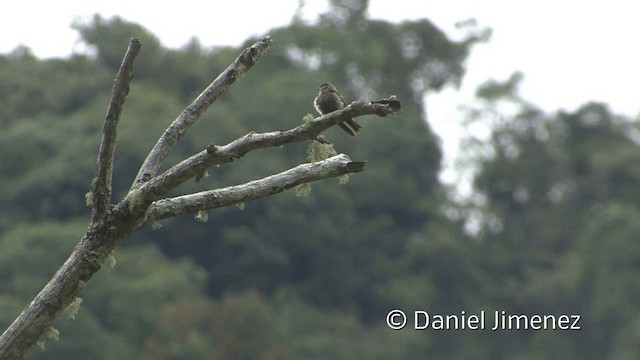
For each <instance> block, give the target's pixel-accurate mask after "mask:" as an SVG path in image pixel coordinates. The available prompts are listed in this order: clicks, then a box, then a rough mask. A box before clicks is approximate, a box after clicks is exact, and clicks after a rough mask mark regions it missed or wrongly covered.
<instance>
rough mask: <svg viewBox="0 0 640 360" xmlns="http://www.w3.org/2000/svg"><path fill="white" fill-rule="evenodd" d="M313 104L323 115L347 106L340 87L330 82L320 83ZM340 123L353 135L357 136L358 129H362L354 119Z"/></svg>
mask: <svg viewBox="0 0 640 360" xmlns="http://www.w3.org/2000/svg"><path fill="white" fill-rule="evenodd" d="M313 105H314V106H315V107H316V110H317V111H318V112H319V113H320V114H321V115H325V114H328V113H331V112H334V111H336V110H340V109H342V108H343V107H344V106H345V104H344V99H343V98H342V95H340V93H339V92H338V89H336V87H335V86H333V84H330V83H324V84H322V85H320V87H319V88H318V96H316V98H315V100H313ZM338 125H340V127H341V128H342V130H344V131H346V132H347V134H349V135H351V136H356V134H357V133H358V131H360V129H362V126H360V124H358V123H357V122H356V121H355V120H353V119H347V120H345V121H343V122H341V123H340V124H338Z"/></svg>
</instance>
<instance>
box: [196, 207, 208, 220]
mask: <svg viewBox="0 0 640 360" xmlns="http://www.w3.org/2000/svg"><path fill="white" fill-rule="evenodd" d="M195 218H196V220H198V221H200V222H207V221H208V220H209V213H208V212H206V211H205V210H200V211H198V212H197V213H196V216H195Z"/></svg>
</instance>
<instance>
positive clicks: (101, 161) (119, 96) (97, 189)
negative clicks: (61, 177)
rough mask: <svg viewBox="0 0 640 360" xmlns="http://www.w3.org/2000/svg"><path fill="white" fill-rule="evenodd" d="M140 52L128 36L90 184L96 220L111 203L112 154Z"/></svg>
mask: <svg viewBox="0 0 640 360" xmlns="http://www.w3.org/2000/svg"><path fill="white" fill-rule="evenodd" d="M139 51H140V41H139V40H138V39H136V38H133V39H131V41H130V42H129V47H128V48H127V52H126V53H125V55H124V58H123V59H122V63H121V64H120V69H119V70H118V74H117V75H116V78H115V80H114V81H113V89H112V90H111V101H110V102H109V108H108V109H107V115H106V116H105V119H104V126H103V128H102V141H101V142H100V151H99V153H98V160H97V164H96V176H95V178H94V179H93V182H92V187H91V194H90V196H91V203H92V205H93V210H92V215H91V218H92V221H97V220H98V219H99V218H100V217H102V216H103V215H104V213H105V212H106V210H107V208H108V206H109V204H110V203H111V183H112V180H113V156H114V153H115V149H116V138H117V135H118V132H117V126H118V121H119V120H120V114H121V113H122V106H123V105H124V100H125V98H126V96H127V94H128V93H129V86H130V84H131V79H132V78H133V61H134V60H135V58H136V56H137V55H138V52H139Z"/></svg>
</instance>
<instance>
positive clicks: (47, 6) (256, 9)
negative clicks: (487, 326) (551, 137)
mask: <svg viewBox="0 0 640 360" xmlns="http://www.w3.org/2000/svg"><path fill="white" fill-rule="evenodd" d="M305 3H306V7H305V11H304V14H305V18H307V19H314V18H315V17H316V15H317V14H318V12H320V11H323V10H324V9H326V1H325V0H306V1H305ZM297 7H298V1H297V0H279V1H263V0H244V1H230V0H229V1H219V0H209V1H206V2H204V1H195V0H181V1H171V2H168V1H167V2H153V3H152V2H143V1H131V0H108V1H86V0H58V1H42V2H40V4H34V2H31V1H15V2H12V3H11V6H4V9H3V10H2V11H1V12H0V53H7V52H9V51H11V50H13V49H14V48H15V47H16V46H17V45H18V44H25V45H27V46H28V47H30V48H31V49H32V50H33V52H34V53H35V55H36V56H39V57H60V56H65V55H68V54H69V53H71V52H72V51H74V49H78V44H77V35H76V33H75V31H73V30H72V29H71V27H70V24H71V22H72V21H73V20H74V19H88V18H89V17H90V16H92V15H93V14H95V13H99V14H101V15H102V16H103V17H110V16H113V15H120V16H121V17H123V18H125V19H126V20H130V21H133V22H137V23H139V24H141V25H142V26H144V27H146V28H148V29H149V30H150V31H151V32H152V33H154V34H155V35H156V36H158V37H159V38H160V40H161V41H162V42H163V43H164V44H165V45H166V46H168V47H180V46H181V45H183V44H185V43H186V42H187V41H188V40H189V39H190V38H191V37H194V36H195V37H197V38H199V39H200V41H201V43H202V44H203V45H204V46H213V45H238V44H239V43H241V42H242V41H243V40H244V39H246V38H247V37H249V36H251V35H260V34H265V33H268V30H269V29H271V28H273V27H278V26H283V25H286V24H288V23H289V21H290V20H291V18H292V16H293V14H294V13H295V11H296V9H297ZM369 14H370V17H372V18H377V19H384V20H388V21H392V22H397V21H401V20H404V19H417V18H424V17H426V18H428V19H430V20H431V21H433V22H434V23H436V25H438V26H439V27H440V28H442V29H443V30H445V31H446V32H447V33H449V34H451V35H452V36H455V34H456V32H455V30H454V27H453V24H454V23H455V22H456V21H459V20H465V19H468V18H475V19H477V20H478V22H479V24H481V25H484V26H488V27H491V28H492V29H493V36H492V38H491V41H490V42H489V43H488V44H486V45H480V46H477V47H476V48H475V49H474V51H473V52H472V54H471V57H470V59H469V61H468V63H467V64H468V73H467V76H466V77H465V80H464V84H463V86H462V88H461V89H448V90H446V91H445V92H444V93H443V94H442V95H438V96H431V97H430V98H429V101H428V108H429V121H430V123H431V126H432V127H433V128H434V129H435V131H436V132H437V133H438V134H439V135H440V136H441V137H442V138H443V141H444V150H445V154H446V157H445V165H446V166H447V167H448V169H449V170H447V171H446V172H445V173H444V174H443V177H444V179H445V180H447V181H449V182H450V181H453V180H454V179H455V174H454V172H453V171H452V170H451V160H452V159H453V158H455V156H456V154H457V152H458V151H457V150H458V140H459V138H460V136H461V134H462V130H461V129H460V126H459V125H460V122H461V113H460V112H459V111H458V110H457V106H458V105H461V104H469V103H471V101H472V100H473V92H474V90H475V88H476V87H477V86H478V85H479V84H480V83H482V82H484V81H486V80H488V79H491V78H493V79H499V80H504V79H506V78H507V77H508V76H509V75H510V74H511V73H513V72H514V71H518V70H520V71H522V72H523V73H524V75H525V79H524V82H523V84H522V87H521V93H522V95H523V97H524V98H525V99H527V100H529V101H531V102H533V103H534V104H536V105H538V106H540V107H542V108H544V109H546V110H548V111H554V110H557V109H559V108H562V109H565V110H570V111H571V110H574V109H575V108H576V107H578V106H579V105H581V104H583V103H585V102H587V101H590V100H597V101H602V102H606V103H608V104H609V105H610V106H611V108H612V110H613V111H614V112H617V113H621V114H625V115H629V116H637V115H638V114H640V102H639V101H638V99H639V98H640V46H638V44H639V43H640V42H639V41H638V39H637V38H638V35H640V21H638V10H637V5H636V4H635V2H634V1H626V0H608V1H606V2H605V1H592V0H584V1H581V2H574V1H558V0H537V1H504V0H484V1H477V0H447V1H432V0H370V6H369ZM275 40H276V43H275V44H276V45H277V39H275Z"/></svg>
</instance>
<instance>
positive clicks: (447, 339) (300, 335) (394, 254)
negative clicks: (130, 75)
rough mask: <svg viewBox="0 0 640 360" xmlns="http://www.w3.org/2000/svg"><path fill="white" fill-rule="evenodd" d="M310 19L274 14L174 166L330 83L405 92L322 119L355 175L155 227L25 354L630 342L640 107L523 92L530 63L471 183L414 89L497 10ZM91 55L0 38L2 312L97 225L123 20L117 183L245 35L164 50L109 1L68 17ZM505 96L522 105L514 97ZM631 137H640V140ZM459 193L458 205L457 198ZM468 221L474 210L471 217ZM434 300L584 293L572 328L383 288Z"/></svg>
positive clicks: (274, 354)
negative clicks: (137, 44) (334, 122)
mask: <svg viewBox="0 0 640 360" xmlns="http://www.w3.org/2000/svg"><path fill="white" fill-rule="evenodd" d="M332 4H333V5H332V6H333V7H332V10H331V11H330V12H329V13H327V14H325V15H322V16H321V17H320V20H319V22H318V23H317V24H314V25H308V24H305V23H303V22H302V21H300V20H299V19H294V20H293V22H292V23H291V25H289V26H286V27H283V28H279V29H274V30H273V31H272V32H271V36H272V38H273V39H274V46H273V50H272V52H271V53H270V54H269V55H267V56H266V57H265V58H264V59H262V60H261V61H260V62H259V63H258V64H257V65H256V67H255V69H253V70H252V71H251V72H250V73H248V74H247V76H246V77H245V78H243V79H242V80H241V81H239V82H238V83H236V84H234V85H233V87H231V88H230V89H229V91H228V92H227V93H225V94H224V95H223V96H222V97H221V98H220V99H219V100H218V101H217V102H216V103H215V104H214V106H213V107H212V108H211V109H210V111H208V112H207V113H206V114H205V115H204V116H203V118H202V119H201V120H200V122H199V123H198V124H197V125H196V126H195V127H194V128H193V129H192V130H191V131H190V132H189V134H187V136H186V137H185V138H184V141H183V142H182V143H181V144H180V145H179V147H178V148H177V149H175V151H174V152H173V153H172V154H171V155H170V157H169V159H168V160H167V165H171V164H173V163H175V162H177V161H179V160H181V159H182V158H184V157H186V156H189V155H191V154H193V153H195V152H197V151H201V150H202V149H204V148H205V147H206V146H207V145H208V144H210V143H216V144H224V143H227V142H229V141H232V140H233V139H235V138H236V137H238V136H241V135H244V134H246V133H247V132H249V131H270V130H274V129H286V128H290V127H293V126H296V125H298V124H300V123H301V122H302V118H303V117H304V116H305V114H307V113H314V109H313V105H312V101H313V98H314V96H315V94H316V88H317V87H318V86H319V85H320V84H321V83H322V82H325V81H330V82H332V83H334V84H336V85H337V87H338V88H339V89H340V90H341V91H342V93H343V95H344V96H345V98H346V99H347V101H350V100H355V99H378V98H382V97H387V96H389V95H392V94H393V95H396V96H397V97H398V98H399V99H400V100H401V101H402V102H403V112H402V114H401V115H400V116H397V117H390V118H377V117H369V118H366V119H363V120H362V123H363V125H364V130H363V133H362V135H361V136H358V137H357V138H351V137H346V136H344V134H342V133H341V132H340V131H339V130H334V129H331V130H329V131H327V133H326V137H327V138H328V139H329V140H330V141H331V142H333V143H334V146H335V149H336V151H338V152H344V153H346V154H348V155H349V156H350V157H351V158H353V159H354V160H368V164H367V169H366V171H365V172H364V173H362V174H358V175H355V176H352V177H351V178H350V181H349V182H348V183H347V184H345V185H339V184H338V181H337V179H332V180H327V181H324V182H321V183H317V184H313V191H312V192H311V193H310V194H309V196H307V197H296V196H295V195H294V192H288V193H285V194H282V195H278V196H274V197H272V198H269V199H264V200H260V201H255V202H252V203H247V204H246V207H245V208H244V209H243V210H240V209H238V208H236V207H233V208H229V209H220V210H217V211H211V212H209V214H208V219H209V220H208V222H206V223H201V222H198V221H196V220H195V219H194V218H193V216H185V217H181V218H176V219H171V220H168V221H164V222H163V223H162V224H163V227H162V228H161V229H159V230H152V229H151V228H150V227H149V228H144V229H143V230H142V231H140V232H139V233H137V234H136V235H134V236H133V237H132V239H130V240H129V241H127V242H126V243H125V244H124V246H122V247H121V248H120V249H118V250H117V252H116V254H115V258H116V259H117V264H116V266H115V267H114V268H113V269H112V268H110V267H109V266H108V265H107V266H105V267H104V268H103V269H102V271H100V272H99V273H98V274H97V275H96V277H95V278H94V279H92V280H91V282H90V283H89V284H88V285H87V288H86V289H85V291H84V293H83V295H82V297H83V302H82V305H81V309H80V311H79V313H78V315H77V317H76V319H75V320H70V319H67V318H66V316H62V317H61V318H60V319H59V320H58V321H56V323H55V324H54V326H55V327H56V328H57V329H58V330H60V333H61V335H60V340H59V341H52V340H47V341H46V344H45V346H46V350H45V351H42V350H38V349H34V350H32V351H31V352H30V354H29V358H30V359H69V358H92V359H123V358H143V359H196V358H201V359H204V358H207V359H229V358H235V359H299V358H302V359H326V358H332V359H356V358H367V359H389V358H396V359H410V358H415V357H432V358H476V359H496V358H498V359H500V358H505V359H507V358H508V359H513V358H519V359H532V358H563V359H602V358H611V359H624V358H632V357H633V356H634V354H638V352H639V350H640V349H638V348H637V347H638V346H637V344H638V337H637V333H638V324H640V321H639V320H638V319H639V318H638V314H639V313H640V312H639V310H640V309H639V307H638V305H637V304H638V299H639V296H640V284H639V283H638V280H636V279H637V278H638V276H637V275H638V264H639V263H640V252H639V251H637V249H636V248H637V245H636V243H637V241H636V239H637V237H636V236H639V235H640V228H638V226H637V223H638V221H637V219H638V218H639V217H640V210H639V209H638V207H637V204H638V203H639V202H638V200H639V199H638V198H639V197H640V192H638V191H637V190H636V189H637V186H635V185H636V184H637V183H638V180H639V178H640V168H639V167H638V165H637V164H638V163H640V162H639V161H637V160H636V158H638V157H640V152H639V151H638V145H637V141H638V134H639V133H638V128H637V125H636V124H635V123H633V122H631V121H629V119H625V118H621V117H619V116H616V115H614V114H612V113H611V112H610V111H609V110H608V108H607V107H606V105H604V104H598V103H590V104H586V105H585V106H583V107H582V108H580V109H578V110H576V111H575V112H573V113H568V112H558V113H556V114H548V113H545V112H543V111H542V110H540V109H538V108H536V107H535V106H534V105H532V104H530V103H528V102H526V101H525V100H524V99H522V98H520V97H519V95H518V93H517V86H518V84H519V81H520V80H521V79H522V75H521V74H514V76H512V77H511V78H510V79H508V80H507V81H506V82H505V83H499V82H495V81H494V82H490V83H487V84H485V85H484V86H483V87H481V88H480V89H479V90H478V97H479V99H480V102H479V103H478V104H476V105H475V107H469V108H468V109H467V111H468V117H469V119H471V120H472V121H481V122H483V123H485V124H486V126H489V127H491V130H492V137H491V138H490V139H489V141H481V140H478V139H472V141H470V142H469V145H468V147H467V152H468V157H469V159H470V160H472V161H473V162H474V167H475V168H476V169H477V170H478V171H477V174H476V177H475V180H474V190H475V192H474V198H473V199H472V200H473V201H472V202H470V203H469V204H460V203H454V202H452V201H451V200H449V199H448V197H447V191H448V189H447V188H445V187H444V186H443V185H441V184H440V183H439V181H438V173H439V171H440V166H441V164H440V162H441V149H440V145H439V140H438V139H437V137H436V136H435V135H434V134H433V133H432V132H431V130H430V128H429V125H428V123H427V122H425V119H426V114H425V111H424V106H423V105H424V103H423V99H424V96H425V95H426V94H428V93H429V92H433V91H438V90H439V89H441V88H442V87H443V86H445V85H447V84H452V85H456V84H459V82H460V80H461V78H462V76H463V74H464V61H465V59H466V57H467V55H468V54H469V52H470V51H471V48H472V47H473V45H474V44H475V43H477V42H480V41H484V40H486V37H487V32H486V30H484V31H483V30H478V29H475V30H474V29H470V30H469V32H468V36H467V37H466V38H465V39H463V40H461V41H459V42H455V41H452V40H450V39H448V38H447V37H446V36H445V34H444V33H443V32H442V31H440V30H439V29H438V28H436V27H435V26H434V25H433V24H432V23H431V22H430V21H428V20H418V21H411V22H403V23H400V24H391V23H387V22H383V21H374V20H369V19H367V17H366V14H365V10H366V1H350V2H349V1H332ZM74 26H75V28H76V29H77V30H78V32H79V33H80V35H81V38H82V40H83V41H84V43H85V44H86V45H88V46H89V48H90V49H91V52H90V55H86V56H84V55H75V56H73V57H71V58H68V59H52V60H39V59H37V58H35V57H33V56H32V55H31V54H30V51H29V49H28V48H26V47H21V48H18V49H16V50H15V51H14V52H12V53H11V54H8V55H4V56H0V174H1V175H0V204H1V205H2V206H0V327H5V326H7V325H8V324H9V323H10V322H11V321H12V320H13V318H14V317H15V316H16V315H17V314H18V313H19V311H20V310H21V309H22V308H23V307H24V305H25V304H26V303H27V302H28V301H30V300H31V299H32V298H33V296H34V295H35V294H36V293H37V292H38V291H39V289H40V288H41V287H42V286H43V285H44V284H45V283H46V282H47V281H48V279H49V278H50V277H51V275H52V274H53V273H54V272H55V270H56V269H57V268H58V267H59V266H60V265H61V264H62V262H63V261H64V260H65V258H66V257H67V256H68V254H69V253H70V252H71V250H72V248H73V246H74V244H75V243H76V242H77V241H78V240H79V239H80V237H81V236H82V234H83V232H84V230H85V228H86V224H87V220H88V213H89V210H88V209H87V208H86V205H85V202H84V194H85V193H86V191H87V190H88V188H89V183H90V181H91V178H92V177H93V172H94V166H95V155H96V154H97V151H98V146H99V141H100V132H101V126H102V120H101V119H102V117H103V116H104V113H105V111H106V106H107V102H108V97H109V93H110V88H111V80H112V78H113V76H114V75H115V72H116V71H117V67H118V65H119V64H120V60H121V56H122V55H123V53H124V50H125V47H126V44H127V43H128V39H129V38H130V37H132V36H136V37H138V38H140V39H141V41H142V44H143V48H142V51H141V55H140V57H139V58H138V59H137V61H136V66H135V79H134V82H133V84H132V88H131V91H130V94H129V96H128V97H127V101H126V104H125V110H124V114H123V117H122V120H121V122H120V128H119V137H118V145H117V150H116V151H117V153H116V165H115V171H114V173H115V178H114V198H115V200H116V201H117V199H120V198H121V197H122V196H123V195H124V192H125V191H126V190H127V189H128V188H129V185H130V182H131V181H132V179H133V176H134V175H135V173H136V171H137V169H138V167H139V165H140V164H141V162H142V161H143V159H144V157H145V156H146V153H147V152H148V150H149V149H150V148H151V147H152V146H153V144H154V142H155V140H156V139H157V138H158V136H159V135H160V134H161V133H162V132H163V130H164V129H165V128H166V126H167V125H168V124H169V123H170V122H171V121H172V120H173V118H174V117H175V116H176V115H178V113H179V112H180V111H181V110H182V108H184V106H186V105H187V104H188V103H189V101H190V100H191V99H192V98H193V97H194V96H196V95H197V94H198V92H199V91H201V90H202V89H203V88H204V87H205V86H206V85H207V84H208V83H209V82H210V81H211V80H212V79H213V78H214V77H215V76H216V75H217V74H218V73H219V72H220V71H221V70H223V69H224V68H225V67H226V66H227V65H228V64H229V63H230V62H231V61H233V60H234V59H235V57H236V56H237V54H238V53H239V52H240V51H241V50H242V49H243V48H244V47H246V46H248V45H250V44H251V43H253V42H254V41H255V39H248V40H247V42H246V43H245V44H243V45H242V46H240V47H239V48H227V47H224V48H214V49H206V48H204V47H202V46H201V45H200V44H199V43H198V41H197V40H196V39H194V40H192V41H191V42H190V43H188V44H187V45H185V46H184V47H183V48H181V49H179V50H169V49H166V48H164V47H163V46H162V44H161V43H160V42H159V40H158V39H157V38H156V37H155V36H154V35H153V34H151V33H149V32H148V31H147V30H146V29H144V28H142V27H141V26H139V25H137V24H132V23H129V22H127V21H125V20H123V19H120V18H112V19H103V18H100V17H98V16H96V17H95V18H93V19H92V20H91V21H89V22H87V23H77V24H75V25H74ZM505 109H506V110H508V111H505ZM306 147H307V144H298V145H293V146H287V147H284V148H280V149H267V150H263V151H258V152H252V153H250V154H248V155H247V156H245V157H244V158H242V159H239V160H237V161H235V162H233V163H232V164H228V165H224V166H222V167H220V168H212V169H210V170H209V175H210V176H209V177H207V178H205V179H203V180H202V181H201V182H200V183H198V184H196V183H195V182H194V183H190V184H188V185H185V186H184V187H182V188H180V189H179V192H180V193H187V192H192V191H197V190H204V189H209V188H216V187H219V186H226V185H232V184H238V183H242V182H246V181H249V180H252V179H255V178H259V177H263V176H266V175H270V174H273V173H276V172H279V171H282V170H285V169H287V168H289V167H292V166H295V165H297V164H299V163H301V162H306V161H307V159H306V158H307V154H306ZM638 160H640V159H638ZM445 214H447V215H445ZM470 223H472V224H474V226H473V232H472V233H469V232H466V231H465V226H466V225H468V224H470ZM395 308H399V309H403V310H405V311H407V313H408V314H409V315H411V313H410V312H411V311H413V310H428V311H430V312H433V313H441V314H460V312H461V311H466V312H467V313H474V312H475V313H477V312H479V311H481V310H486V311H487V312H493V311H494V310H505V311H507V312H509V313H516V314H523V313H524V314H536V313H537V314H563V313H566V314H573V313H578V314H581V315H582V317H583V322H582V324H581V325H582V327H583V328H582V330H580V331H573V332H571V331H564V332H563V331H538V332H536V331H503V332H490V331H485V332H480V331H476V332H474V331H440V332H438V331H422V332H420V331H412V330H409V329H405V330H403V331H392V330H390V329H389V328H388V327H387V326H386V324H385V321H384V319H385V316H386V314H387V312H388V311H389V310H391V309H395Z"/></svg>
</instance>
